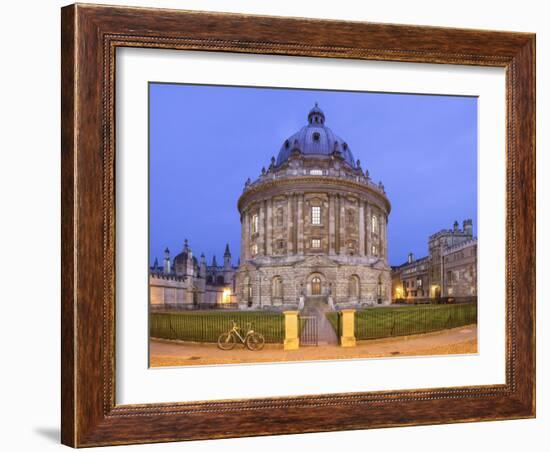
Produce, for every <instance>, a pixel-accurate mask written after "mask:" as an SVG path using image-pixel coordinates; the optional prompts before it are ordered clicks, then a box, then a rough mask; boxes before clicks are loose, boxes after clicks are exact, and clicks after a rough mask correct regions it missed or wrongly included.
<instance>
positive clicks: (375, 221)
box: [372, 215, 378, 234]
mask: <svg viewBox="0 0 550 452" xmlns="http://www.w3.org/2000/svg"><path fill="white" fill-rule="evenodd" d="M372 233H373V234H378V217H377V216H376V215H373V216H372Z"/></svg>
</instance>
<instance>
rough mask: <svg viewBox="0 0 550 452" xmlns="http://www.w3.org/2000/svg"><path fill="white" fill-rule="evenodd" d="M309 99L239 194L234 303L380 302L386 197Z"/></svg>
mask: <svg viewBox="0 0 550 452" xmlns="http://www.w3.org/2000/svg"><path fill="white" fill-rule="evenodd" d="M325 122H326V118H325V115H324V113H323V111H322V110H321V109H320V108H319V107H318V106H317V104H316V105H315V107H314V108H313V109H311V111H310V112H309V114H308V115H307V124H306V125H305V126H304V127H302V128H301V129H300V130H299V131H298V132H297V133H295V134H294V135H292V136H290V137H289V138H287V139H286V140H285V141H284V142H283V144H282V147H281V149H280V151H279V154H278V156H277V158H275V157H272V158H271V162H270V164H269V166H268V168H267V169H266V168H265V167H264V168H262V170H261V174H260V176H259V177H258V179H257V180H255V181H251V180H250V179H249V180H247V181H246V183H245V187H244V190H243V193H242V195H241V196H240V198H239V201H238V209H239V213H240V219H241V232H242V233H241V256H240V266H239V268H238V271H237V274H236V292H235V296H236V300H237V302H238V303H239V306H240V307H242V308H264V307H275V308H281V309H284V308H292V307H298V308H301V307H303V304H304V303H307V302H308V301H309V300H312V299H313V300H317V301H319V302H323V303H327V304H329V305H330V306H331V307H345V306H356V305H361V304H363V305H364V304H388V303H390V299H391V277H390V267H389V266H388V261H387V233H386V231H387V224H388V215H389V213H390V202H389V200H388V198H387V196H386V193H385V191H384V187H383V185H382V184H381V183H378V184H376V183H374V182H373V181H372V180H371V179H370V177H369V173H368V171H364V170H363V169H362V168H361V164H360V162H359V160H357V161H356V160H355V159H354V157H353V154H352V152H351V149H350V146H349V145H348V143H347V142H346V141H345V140H344V139H342V138H340V137H339V136H337V135H336V134H334V133H333V132H332V130H331V129H330V128H328V127H327V126H326V124H325Z"/></svg>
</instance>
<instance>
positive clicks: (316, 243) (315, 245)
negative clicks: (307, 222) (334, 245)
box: [311, 239, 321, 248]
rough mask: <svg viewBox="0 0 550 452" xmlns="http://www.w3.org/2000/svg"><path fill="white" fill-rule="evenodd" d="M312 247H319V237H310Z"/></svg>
mask: <svg viewBox="0 0 550 452" xmlns="http://www.w3.org/2000/svg"><path fill="white" fill-rule="evenodd" d="M311 247H312V248H321V239H311Z"/></svg>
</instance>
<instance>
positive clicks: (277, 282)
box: [271, 276, 283, 299]
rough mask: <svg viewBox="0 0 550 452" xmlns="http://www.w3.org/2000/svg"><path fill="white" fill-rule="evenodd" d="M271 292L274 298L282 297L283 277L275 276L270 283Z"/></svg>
mask: <svg viewBox="0 0 550 452" xmlns="http://www.w3.org/2000/svg"><path fill="white" fill-rule="evenodd" d="M271 294H272V297H273V298H274V299H281V298H283V278H281V277H280V276H275V277H274V278H273V281H272V283H271Z"/></svg>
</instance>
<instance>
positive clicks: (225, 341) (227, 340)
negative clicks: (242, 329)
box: [218, 333, 235, 350]
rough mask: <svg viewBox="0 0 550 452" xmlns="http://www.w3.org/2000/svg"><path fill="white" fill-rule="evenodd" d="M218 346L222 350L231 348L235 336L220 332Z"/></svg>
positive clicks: (233, 344)
mask: <svg viewBox="0 0 550 452" xmlns="http://www.w3.org/2000/svg"><path fill="white" fill-rule="evenodd" d="M218 347H219V348H221V349H222V350H232V349H233V348H234V347H235V336H233V334H231V333H222V334H220V337H218Z"/></svg>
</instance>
